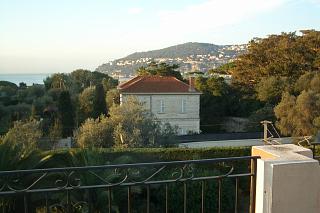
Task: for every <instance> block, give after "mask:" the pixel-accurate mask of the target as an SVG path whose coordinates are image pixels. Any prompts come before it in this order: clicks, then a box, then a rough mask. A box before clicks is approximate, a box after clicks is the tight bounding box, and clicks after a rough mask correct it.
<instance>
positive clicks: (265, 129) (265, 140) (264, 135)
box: [261, 120, 272, 144]
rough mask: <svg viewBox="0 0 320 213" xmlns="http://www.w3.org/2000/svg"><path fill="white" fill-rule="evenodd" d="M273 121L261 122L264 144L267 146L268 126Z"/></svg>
mask: <svg viewBox="0 0 320 213" xmlns="http://www.w3.org/2000/svg"><path fill="white" fill-rule="evenodd" d="M271 123H272V122H271V121H266V120H264V121H261V124H262V125H263V142H264V144H267V141H268V124H271Z"/></svg>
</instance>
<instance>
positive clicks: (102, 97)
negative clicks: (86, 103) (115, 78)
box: [93, 84, 108, 118]
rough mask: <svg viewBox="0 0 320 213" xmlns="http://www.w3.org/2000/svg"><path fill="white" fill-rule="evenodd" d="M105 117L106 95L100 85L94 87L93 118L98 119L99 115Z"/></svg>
mask: <svg viewBox="0 0 320 213" xmlns="http://www.w3.org/2000/svg"><path fill="white" fill-rule="evenodd" d="M101 114H102V115H107V114H108V109H107V104H106V94H105V91H104V89H103V86H102V84H97V85H96V86H95V94H94V100H93V118H98V117H99V116H100V115H101Z"/></svg>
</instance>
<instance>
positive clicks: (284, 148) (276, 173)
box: [252, 144, 320, 213]
mask: <svg viewBox="0 0 320 213" xmlns="http://www.w3.org/2000/svg"><path fill="white" fill-rule="evenodd" d="M252 155H254V156H261V159H258V161H257V185H256V189H257V190H256V212H257V213H284V212H290V213H302V212H308V213H317V212H319V211H320V184H319V177H320V166H319V162H318V161H316V160H314V159H312V152H311V150H309V149H306V148H303V147H299V146H296V145H293V144H286V145H274V146H254V147H252Z"/></svg>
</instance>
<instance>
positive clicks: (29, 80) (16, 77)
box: [0, 73, 51, 86]
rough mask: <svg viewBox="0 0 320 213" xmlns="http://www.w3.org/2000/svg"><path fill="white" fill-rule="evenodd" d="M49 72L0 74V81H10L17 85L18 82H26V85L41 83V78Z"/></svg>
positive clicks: (45, 76) (44, 77)
mask: <svg viewBox="0 0 320 213" xmlns="http://www.w3.org/2000/svg"><path fill="white" fill-rule="evenodd" d="M50 75H51V74H48V73H45V74H43V73H42V74H0V81H10V82H12V83H15V84H17V85H19V83H20V82H24V83H26V84H27V85H28V86H29V85H32V84H43V80H44V79H46V78H47V77H48V76H50Z"/></svg>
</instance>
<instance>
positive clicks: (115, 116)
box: [76, 97, 176, 148]
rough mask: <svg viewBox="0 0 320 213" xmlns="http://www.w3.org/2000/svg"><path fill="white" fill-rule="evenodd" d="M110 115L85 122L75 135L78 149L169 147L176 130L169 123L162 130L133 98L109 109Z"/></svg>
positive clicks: (153, 118) (152, 116)
mask: <svg viewBox="0 0 320 213" xmlns="http://www.w3.org/2000/svg"><path fill="white" fill-rule="evenodd" d="M109 114H110V117H106V116H103V115H101V116H100V117H99V118H98V119H96V120H94V119H88V120H86V122H84V124H83V125H82V126H81V127H80V128H79V130H78V133H77V135H76V138H77V143H78V145H79V146H80V147H113V146H114V147H121V148H128V147H155V146H169V145H170V144H172V142H173V140H174V137H173V135H174V134H175V133H176V130H175V129H174V128H171V127H170V126H169V125H168V124H166V125H164V126H163V127H162V126H161V125H160V123H159V122H158V121H156V119H155V117H154V115H152V114H150V112H149V111H148V110H146V109H144V108H143V106H142V105H141V104H140V103H139V101H138V100H136V99H134V98H133V97H130V98H129V99H128V100H126V102H124V103H123V104H122V105H114V106H112V107H111V108H110V112H109Z"/></svg>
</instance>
